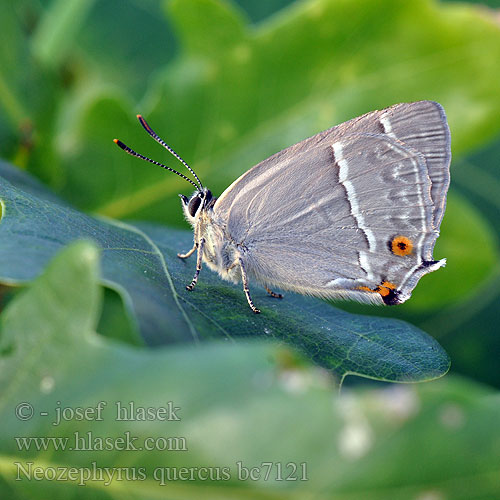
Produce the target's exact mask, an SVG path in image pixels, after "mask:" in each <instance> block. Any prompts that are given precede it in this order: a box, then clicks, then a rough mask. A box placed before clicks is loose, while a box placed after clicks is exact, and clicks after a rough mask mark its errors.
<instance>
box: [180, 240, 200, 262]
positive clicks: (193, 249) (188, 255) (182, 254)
mask: <svg viewBox="0 0 500 500" xmlns="http://www.w3.org/2000/svg"><path fill="white" fill-rule="evenodd" d="M197 246H198V245H197V244H196V243H195V244H194V245H193V248H191V250H189V252H187V253H178V254H177V257H179V259H187V258H188V257H191V255H193V254H194V251H195V250H196V247H197Z"/></svg>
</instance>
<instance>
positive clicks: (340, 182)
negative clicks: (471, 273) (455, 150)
mask: <svg viewBox="0 0 500 500" xmlns="http://www.w3.org/2000/svg"><path fill="white" fill-rule="evenodd" d="M427 131H428V132H427ZM426 134H427V135H426ZM449 162H450V137H449V130H448V126H447V123H446V117H445V115H444V111H443V109H442V108H441V106H440V105H439V104H437V103H433V102H430V101H422V102H418V103H410V104H400V105H397V106H393V107H392V108H388V109H386V110H383V111H376V112H373V113H369V114H367V115H364V116H362V117H359V118H356V119H354V120H351V121H349V122H346V123H344V124H342V125H340V126H338V127H334V128H332V129H329V130H327V131H325V132H322V133H320V134H317V135H315V136H313V137H311V138H309V139H306V140H305V141H303V142H301V143H299V144H296V145H295V146H292V147H290V148H288V149H286V150H284V151H282V152H280V153H278V154H276V155H274V156H272V157H270V158H269V159H267V160H265V161H264V162H262V163H260V164H258V165H257V166H255V167H254V168H252V169H251V170H249V171H248V172H247V173H245V174H244V175H243V176H241V177H240V178H239V179H238V180H237V181H235V182H234V183H233V184H232V185H231V186H230V187H229V188H228V189H227V190H226V191H225V192H224V193H223V195H222V196H221V197H220V198H219V199H218V200H217V202H216V203H215V206H214V215H215V217H216V218H218V219H219V220H220V221H222V223H223V225H224V227H225V231H226V236H227V237H228V238H230V239H231V240H232V241H233V242H236V243H237V244H238V245H239V248H240V250H241V252H242V254H243V258H244V261H245V265H246V268H247V271H248V274H249V275H251V276H253V277H254V278H256V279H257V280H258V281H260V282H263V283H265V284H268V285H273V286H278V287H280V288H284V289H292V290H296V291H299V292H301V293H309V294H314V295H322V296H326V297H335V296H345V297H350V298H354V299H358V300H364V301H373V302H382V301H383V302H386V303H390V304H392V303H399V302H403V301H404V300H406V299H407V298H409V296H410V295H411V291H412V290H413V288H414V287H415V285H416V283H417V282H418V280H419V278H420V277H421V276H422V275H423V274H425V273H427V272H430V271H432V270H434V269H437V268H438V267H440V266H441V265H443V264H444V261H440V262H434V261H433V260H432V250H433V247H434V243H435V241H436V238H437V236H438V234H439V232H438V229H439V224H440V221H441V218H442V215H443V211H444V206H445V199H446V191H447V189H448V184H449Z"/></svg>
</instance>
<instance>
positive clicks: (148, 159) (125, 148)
mask: <svg viewBox="0 0 500 500" xmlns="http://www.w3.org/2000/svg"><path fill="white" fill-rule="evenodd" d="M113 142H114V143H115V144H116V145H117V146H120V148H122V149H123V151H125V152H126V153H128V154H129V155H132V156H135V157H137V158H140V159H141V160H146V161H149V163H154V164H155V165H158V166H159V167H163V168H164V169H165V170H169V171H170V172H173V173H174V174H177V175H178V176H179V177H182V178H183V179H186V180H187V181H188V182H190V183H191V184H192V185H193V186H194V187H195V188H196V190H198V189H199V186H198V185H197V184H195V183H194V182H193V181H192V180H191V179H190V178H189V177H186V176H185V175H183V174H181V173H180V172H177V170H174V169H173V168H170V167H167V166H166V165H163V163H159V162H157V161H154V160H152V159H151V158H148V157H147V156H143V155H141V154H139V153H137V152H136V151H134V150H133V149H132V148H129V147H128V146H127V145H126V144H123V142H122V141H120V140H118V139H113Z"/></svg>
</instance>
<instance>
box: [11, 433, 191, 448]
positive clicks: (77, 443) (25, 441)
mask: <svg viewBox="0 0 500 500" xmlns="http://www.w3.org/2000/svg"><path fill="white" fill-rule="evenodd" d="M14 440H15V441H16V445H17V449H18V450H19V451H46V450H56V451H113V450H116V451H144V450H146V451H188V447H187V441H186V438H185V437H180V436H169V437H165V436H156V437H153V436H147V437H144V438H139V437H138V436H132V435H131V434H130V432H129V431H125V432H124V433H123V434H121V435H120V436H114V437H111V436H96V435H94V434H93V433H92V431H87V432H84V433H80V432H79V431H75V432H74V433H73V434H72V435H71V436H16V437H14Z"/></svg>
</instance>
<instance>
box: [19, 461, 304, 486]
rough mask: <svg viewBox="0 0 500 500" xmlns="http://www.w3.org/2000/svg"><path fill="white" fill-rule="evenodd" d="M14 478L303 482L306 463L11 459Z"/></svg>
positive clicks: (83, 482)
mask: <svg viewBox="0 0 500 500" xmlns="http://www.w3.org/2000/svg"><path fill="white" fill-rule="evenodd" d="M14 465H15V466H16V469H17V474H16V477H15V480H16V481H43V480H45V481H58V482H59V481H62V482H66V481H68V482H72V483H75V484H78V485H80V486H85V485H86V484H87V483H89V482H98V483H102V484H103V485H104V486H109V485H110V484H111V483H112V482H114V481H145V480H147V479H148V478H153V479H154V480H155V481H156V482H157V483H158V484H159V485H160V486H165V485H166V484H168V483H169V482H173V481H229V480H231V479H233V480H234V479H235V480H237V481H270V480H272V481H307V480H308V477H307V463H306V462H301V463H298V464H297V463H295V462H288V463H286V464H285V463H281V462H261V463H260V464H259V465H257V466H253V467H249V466H247V465H244V464H243V462H241V461H240V462H236V464H235V465H234V466H233V467H230V466H227V467H156V468H154V469H152V470H148V469H147V468H146V467H98V466H97V464H96V462H92V463H91V464H90V467H61V466H59V467H50V466H43V467H42V466H35V464H34V462H24V463H21V462H14Z"/></svg>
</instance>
